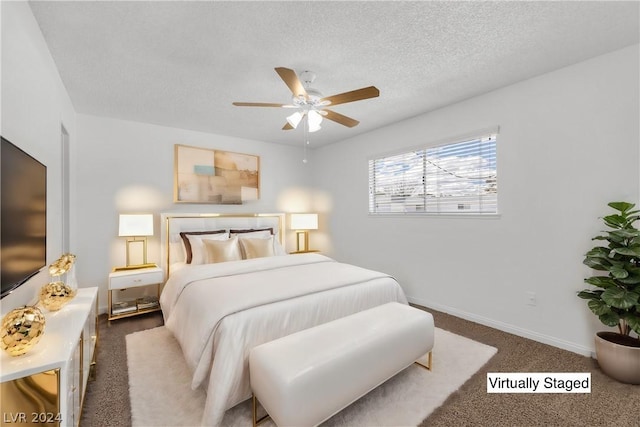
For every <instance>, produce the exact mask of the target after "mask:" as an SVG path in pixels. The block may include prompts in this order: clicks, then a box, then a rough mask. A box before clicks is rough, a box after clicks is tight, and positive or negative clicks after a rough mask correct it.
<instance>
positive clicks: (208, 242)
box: [202, 237, 242, 264]
mask: <svg viewBox="0 0 640 427" xmlns="http://www.w3.org/2000/svg"><path fill="white" fill-rule="evenodd" d="M202 242H203V243H204V248H205V250H206V254H207V258H206V262H207V263H209V264H213V263H216V262H227V261H238V260H241V259H242V255H241V253H240V245H239V244H238V238H237V237H231V238H230V239H227V240H219V239H217V240H213V239H202Z"/></svg>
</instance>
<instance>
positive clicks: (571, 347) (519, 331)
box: [407, 296, 595, 358]
mask: <svg viewBox="0 0 640 427" xmlns="http://www.w3.org/2000/svg"><path fill="white" fill-rule="evenodd" d="M407 299H408V300H409V302H410V303H412V304H418V305H421V306H423V307H425V308H431V309H433V310H437V311H441V312H443V313H447V314H450V315H452V316H456V317H460V318H461V319H465V320H469V321H471V322H474V323H479V324H481V325H484V326H489V327H491V328H494V329H498V330H500V331H503V332H508V333H510V334H513V335H517V336H519V337H523V338H528V339H530V340H533V341H537V342H540V343H543V344H547V345H551V346H553V347H558V348H561V349H563V350H567V351H570V352H572V353H577V354H580V355H582V356H587V357H592V358H593V357H595V354H594V349H593V348H589V347H585V346H581V345H578V344H575V343H572V342H569V341H564V340H561V339H558V338H555V337H552V336H549V335H544V334H540V333H538V332H534V331H530V330H528V329H523V328H520V327H517V326H514V325H510V324H508V323H504V322H500V321H498V320H494V319H489V318H487V317H483V316H478V315H476V314H472V313H467V312H466V311H462V310H458V309H457V308H453V307H449V306H445V305H440V304H433V303H431V302H429V301H425V300H422V299H420V298H414V297H410V296H407Z"/></svg>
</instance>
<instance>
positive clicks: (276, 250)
mask: <svg viewBox="0 0 640 427" xmlns="http://www.w3.org/2000/svg"><path fill="white" fill-rule="evenodd" d="M231 235H232V236H238V238H239V239H240V240H241V241H242V239H271V238H273V240H272V242H273V254H274V255H286V254H287V251H285V250H284V248H283V247H282V245H281V244H280V239H279V237H278V235H277V234H276V235H275V236H274V235H273V234H271V230H259V231H248V232H246V233H234V232H233V230H231Z"/></svg>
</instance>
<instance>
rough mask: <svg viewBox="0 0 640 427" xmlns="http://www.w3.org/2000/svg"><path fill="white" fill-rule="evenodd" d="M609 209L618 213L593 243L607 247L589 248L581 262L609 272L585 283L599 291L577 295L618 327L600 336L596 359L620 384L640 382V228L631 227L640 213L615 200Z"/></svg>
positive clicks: (629, 204) (628, 204) (600, 315)
mask: <svg viewBox="0 0 640 427" xmlns="http://www.w3.org/2000/svg"><path fill="white" fill-rule="evenodd" d="M609 207H611V208H613V209H615V210H616V211H617V213H615V214H612V215H608V216H605V217H604V218H602V219H603V221H604V223H605V225H606V226H607V227H608V228H609V230H606V231H602V234H601V235H599V236H596V237H594V238H593V239H592V240H601V241H604V242H607V243H608V244H607V246H596V247H594V248H593V249H591V250H590V251H589V252H587V254H586V255H585V258H584V261H583V263H584V264H585V265H587V266H589V267H591V268H592V269H594V270H597V271H601V272H606V273H607V274H606V275H597V276H592V277H589V278H587V279H585V280H584V281H585V282H586V283H588V284H590V285H593V286H595V287H596V288H598V289H594V288H590V289H585V290H583V291H581V292H579V293H578V296H579V297H580V298H583V299H586V300H587V301H588V302H587V305H588V306H589V309H591V311H592V312H593V313H594V314H595V315H596V316H598V318H599V319H600V321H601V322H602V323H604V324H605V325H607V326H617V327H618V332H617V333H616V332H598V333H597V334H596V338H595V343H596V356H597V358H598V364H599V365H600V367H601V368H602V370H603V372H604V373H605V374H607V375H609V376H610V377H612V378H615V379H617V380H618V381H622V382H625V383H631V384H640V230H638V229H637V228H635V227H634V225H633V224H634V223H635V222H636V221H637V220H638V219H640V216H639V215H638V213H640V211H639V210H633V208H634V207H635V204H633V203H627V202H612V203H609ZM632 333H634V334H635V335H636V337H633V335H632Z"/></svg>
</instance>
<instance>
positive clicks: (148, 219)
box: [118, 214, 153, 237]
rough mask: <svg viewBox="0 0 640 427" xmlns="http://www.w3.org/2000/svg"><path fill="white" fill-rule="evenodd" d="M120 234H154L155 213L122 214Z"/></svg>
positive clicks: (122, 235)
mask: <svg viewBox="0 0 640 427" xmlns="http://www.w3.org/2000/svg"><path fill="white" fill-rule="evenodd" d="M118 236H121V237H126V236H153V215H152V214H140V215H120V227H119V231H118Z"/></svg>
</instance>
